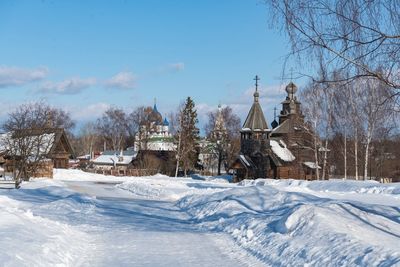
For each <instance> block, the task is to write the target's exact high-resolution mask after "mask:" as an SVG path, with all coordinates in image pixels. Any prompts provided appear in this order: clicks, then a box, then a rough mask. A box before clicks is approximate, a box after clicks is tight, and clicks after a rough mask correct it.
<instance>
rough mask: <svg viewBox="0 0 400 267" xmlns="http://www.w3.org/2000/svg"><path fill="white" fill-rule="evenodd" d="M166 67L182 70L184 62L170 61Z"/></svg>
mask: <svg viewBox="0 0 400 267" xmlns="http://www.w3.org/2000/svg"><path fill="white" fill-rule="evenodd" d="M167 69H168V70H171V71H176V72H178V71H182V70H184V69H185V63H183V62H176V63H171V64H169V65H168V67H167Z"/></svg>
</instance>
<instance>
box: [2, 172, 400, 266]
mask: <svg viewBox="0 0 400 267" xmlns="http://www.w3.org/2000/svg"><path fill="white" fill-rule="evenodd" d="M197 178H198V179H190V178H179V179H176V178H170V177H166V176H162V175H157V176H153V177H136V178H133V177H131V178H129V177H128V178H126V177H125V178H117V177H105V176H101V175H94V174H88V173H84V172H81V171H76V170H56V173H55V179H54V180H46V179H40V180H35V181H33V182H30V183H25V184H23V186H22V189H20V190H2V191H0V236H1V239H0V246H1V248H2V249H1V250H0V262H1V264H0V265H3V266H55V265H58V266H400V208H399V207H400V185H396V184H388V185H381V184H378V183H374V182H354V181H353V182H351V181H329V182H306V181H294V180H282V181H279V180H268V179H259V180H256V181H244V182H242V183H240V184H229V183H227V182H226V181H225V180H222V179H214V178H212V177H197ZM199 178H201V180H199Z"/></svg>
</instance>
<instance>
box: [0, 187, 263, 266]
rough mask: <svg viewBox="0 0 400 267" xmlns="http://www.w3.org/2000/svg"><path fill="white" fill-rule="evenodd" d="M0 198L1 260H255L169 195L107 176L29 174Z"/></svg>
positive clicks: (245, 263)
mask: <svg viewBox="0 0 400 267" xmlns="http://www.w3.org/2000/svg"><path fill="white" fill-rule="evenodd" d="M42 183H45V184H46V183H49V186H43V184H42ZM53 183H55V185H56V186H54V185H53ZM2 193H3V194H4V193H6V195H7V198H5V199H4V201H2V197H4V196H2ZM11 200H12V201H11ZM0 202H1V204H2V206H7V204H8V205H9V206H10V207H8V208H6V209H5V210H2V209H0V217H1V218H2V219H1V220H0V234H1V236H2V238H3V239H2V241H1V242H0V243H1V244H2V245H5V246H8V249H6V250H3V251H2V252H0V259H5V262H6V264H5V266H53V265H55V264H57V265H60V266H250V265H251V266H260V263H259V262H258V261H257V260H256V259H255V258H253V256H251V255H249V254H248V253H247V252H246V251H245V250H243V249H241V248H240V247H239V246H238V245H237V244H235V242H234V241H233V238H232V237H231V236H230V235H228V234H226V233H220V232H219V233H218V232H211V231H209V230H206V229H201V228H200V227H199V226H198V225H197V224H196V223H194V222H193V221H191V220H190V216H189V215H188V214H186V213H185V212H184V211H182V210H180V209H179V208H178V207H176V203H175V202H174V201H160V200H151V199H143V198H137V197H135V196H134V195H132V194H131V193H129V192H128V191H125V190H122V189H119V188H117V187H115V183H99V182H86V181H75V182H73V181H64V182H55V181H43V182H35V183H31V184H27V185H25V187H23V188H22V189H20V190H13V191H1V192H0ZM7 202H8V203H7ZM7 216H8V217H7ZM11 225H13V226H11ZM15 226H16V227H15ZM20 230H22V231H20ZM11 232H13V233H11ZM7 235H10V237H9V238H8V240H10V242H9V243H7V242H6V240H7ZM35 239H36V240H35ZM34 240H35V241H34ZM13 245H14V246H22V247H25V250H24V251H22V252H19V248H17V247H15V248H12V246H13Z"/></svg>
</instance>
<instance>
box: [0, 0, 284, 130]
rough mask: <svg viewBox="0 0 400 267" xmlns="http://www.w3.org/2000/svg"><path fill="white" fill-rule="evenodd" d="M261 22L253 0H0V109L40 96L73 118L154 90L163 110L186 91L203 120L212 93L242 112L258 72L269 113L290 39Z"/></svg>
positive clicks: (263, 16) (145, 100) (261, 11)
mask: <svg viewBox="0 0 400 267" xmlns="http://www.w3.org/2000/svg"><path fill="white" fill-rule="evenodd" d="M268 23H269V20H268V13H267V8H266V6H265V5H264V4H262V1H257V0H225V1H222V0H221V1H211V0H204V1H166V0H164V1H163V0H146V1H144V0H143V1H129V0H125V1H120V0H114V1H89V0H87V1H82V0H81V1H55V0H54V1H45V0H43V1H35V0H29V1H28V0H26V1H11V0H10V1H8V0H3V1H1V2H0V92H1V95H2V97H1V100H0V104H1V105H2V106H3V109H2V111H1V112H0V117H1V118H4V117H5V116H6V113H7V112H8V111H9V110H10V109H12V108H13V107H15V106H16V105H18V104H20V103H23V102H26V101H35V100H40V99H45V100H47V101H48V102H49V103H50V104H51V105H54V106H57V107H62V108H64V109H66V110H68V111H69V112H70V113H71V114H72V116H73V118H74V119H75V120H77V121H78V122H79V121H87V120H92V119H93V120H94V119H95V118H97V117H98V116H99V115H100V114H101V113H102V112H103V111H104V110H105V109H106V108H107V107H109V106H118V107H123V108H124V109H126V110H132V109H134V108H135V107H137V106H140V105H152V104H153V101H154V100H153V99H154V98H157V103H158V107H159V110H160V111H161V112H162V113H168V112H169V111H171V110H175V109H176V107H177V106H178V104H179V103H180V102H181V101H182V100H183V99H185V98H186V97H187V96H191V97H192V98H193V99H194V100H195V102H196V104H197V106H198V112H199V115H200V121H201V124H203V123H204V118H205V114H206V113H207V112H208V111H210V110H212V109H214V108H216V106H217V105H218V103H219V102H221V103H222V104H223V105H230V106H232V107H233V108H234V110H235V112H237V114H238V115H239V116H240V117H241V118H242V119H244V118H245V116H246V115H247V111H248V110H249V108H250V105H251V102H252V91H253V88H254V86H253V84H254V81H253V78H254V76H255V75H256V74H258V75H259V76H260V77H261V81H260V84H261V91H262V92H261V95H262V96H263V97H262V103H263V109H264V113H265V114H266V116H267V119H268V121H269V122H271V120H272V119H273V107H274V106H276V105H279V102H280V101H281V100H283V98H284V96H285V93H284V91H283V89H282V86H283V85H284V84H285V83H286V82H287V81H286V80H284V81H283V80H282V79H281V76H282V74H281V73H282V66H283V63H284V57H285V56H286V54H287V53H288V51H289V44H288V41H287V39H286V38H285V37H284V36H282V35H281V34H280V33H279V32H277V31H276V30H271V29H269V27H268Z"/></svg>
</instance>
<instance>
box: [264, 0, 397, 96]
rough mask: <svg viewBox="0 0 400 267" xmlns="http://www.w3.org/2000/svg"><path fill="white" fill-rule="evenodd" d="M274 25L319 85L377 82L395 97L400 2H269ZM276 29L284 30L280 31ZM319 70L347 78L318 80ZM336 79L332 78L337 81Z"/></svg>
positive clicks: (384, 0)
mask: <svg viewBox="0 0 400 267" xmlns="http://www.w3.org/2000/svg"><path fill="white" fill-rule="evenodd" d="M265 3H266V4H267V5H268V7H269V9H270V10H271V18H272V21H273V23H274V25H277V26H278V27H279V28H281V29H283V30H284V31H285V32H286V33H287V35H288V36H289V39H290V43H291V48H292V49H291V54H290V55H288V57H289V58H295V59H296V60H298V63H299V64H301V65H302V68H303V69H306V70H309V71H308V73H304V74H305V75H307V76H311V77H313V79H314V80H316V81H319V82H341V81H343V80H354V79H358V78H360V77H370V78H374V79H376V80H380V81H382V82H383V83H384V84H386V85H387V86H388V87H389V88H391V89H393V91H391V94H390V95H389V98H395V99H398V97H399V95H400V73H399V70H400V49H399V47H400V2H399V1H393V0H376V1H365V0H333V1H332V0H268V1H265ZM281 25H284V26H283V27H282V26H281ZM321 54H323V55H324V57H323V59H324V61H323V64H324V66H326V69H327V70H328V71H329V72H332V71H333V70H338V71H340V72H346V73H348V75H346V76H345V77H342V78H341V79H339V80H338V79H328V80H321V79H320V78H321V77H320V76H319V75H318V72H317V71H315V72H313V71H312V70H313V69H315V66H317V65H319V64H320V62H319V60H320V55H321ZM336 78H337V77H336Z"/></svg>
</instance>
